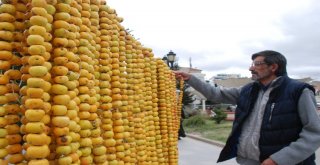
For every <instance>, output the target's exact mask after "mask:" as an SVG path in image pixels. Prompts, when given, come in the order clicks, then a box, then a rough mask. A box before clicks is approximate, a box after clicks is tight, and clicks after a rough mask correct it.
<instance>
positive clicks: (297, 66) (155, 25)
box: [107, 0, 320, 80]
mask: <svg viewBox="0 0 320 165" xmlns="http://www.w3.org/2000/svg"><path fill="white" fill-rule="evenodd" d="M107 4H108V5H109V6H110V7H111V8H114V9H115V10H116V11H117V13H118V15H119V16H120V17H123V18H124V21H123V22H122V25H123V26H124V27H125V28H129V29H130V30H132V32H131V34H133V35H134V37H135V38H136V39H139V41H140V42H141V43H142V44H143V45H144V46H146V47H149V48H152V49H153V52H154V54H155V56H156V57H161V58H162V57H163V56H164V55H166V54H167V53H168V52H169V51H170V50H172V51H173V52H175V53H176V54H177V57H178V58H179V60H178V63H179V65H180V66H184V67H188V66H189V58H191V59H192V67H194V68H198V69H201V70H203V73H205V74H206V75H207V77H206V78H210V77H211V76H213V75H216V74H218V73H230V74H231V73H232V74H241V76H248V77H250V72H249V71H248V68H249V65H250V64H251V54H253V53H256V52H258V51H262V50H266V49H269V50H276V51H279V52H280V53H282V54H283V55H285V56H286V58H287V61H288V74H289V76H291V77H293V78H304V77H312V78H314V79H317V80H320V65H319V63H320V18H319V16H320V1H319V0H197V1H194V0H134V1H133V0H107Z"/></svg>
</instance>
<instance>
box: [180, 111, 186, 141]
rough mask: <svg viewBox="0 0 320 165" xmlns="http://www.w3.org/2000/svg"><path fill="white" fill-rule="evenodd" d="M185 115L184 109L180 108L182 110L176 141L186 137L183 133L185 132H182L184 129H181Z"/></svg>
mask: <svg viewBox="0 0 320 165" xmlns="http://www.w3.org/2000/svg"><path fill="white" fill-rule="evenodd" d="M185 117H186V116H185V114H184V107H183V106H182V109H181V118H180V128H179V132H178V139H179V140H180V139H181V137H186V136H187V135H186V133H185V131H184V129H183V125H182V123H183V120H184V119H185Z"/></svg>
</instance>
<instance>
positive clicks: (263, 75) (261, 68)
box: [249, 56, 276, 83]
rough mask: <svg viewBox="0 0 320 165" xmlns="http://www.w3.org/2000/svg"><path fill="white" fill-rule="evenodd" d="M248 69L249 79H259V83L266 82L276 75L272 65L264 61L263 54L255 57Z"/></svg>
mask: <svg viewBox="0 0 320 165" xmlns="http://www.w3.org/2000/svg"><path fill="white" fill-rule="evenodd" d="M249 70H250V71H251V74H252V77H251V79H252V80H255V81H260V82H261V83H268V82H270V81H271V80H273V78H274V77H276V76H275V74H274V71H275V70H274V66H273V65H268V64H267V63H265V61H264V57H263V56H258V57H256V58H255V59H254V60H253V62H252V65H251V66H250V68H249Z"/></svg>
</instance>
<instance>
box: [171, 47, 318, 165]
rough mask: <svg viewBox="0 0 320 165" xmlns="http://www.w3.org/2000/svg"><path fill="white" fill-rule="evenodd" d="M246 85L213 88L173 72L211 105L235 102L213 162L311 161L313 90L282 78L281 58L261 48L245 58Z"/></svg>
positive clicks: (281, 164)
mask: <svg viewBox="0 0 320 165" xmlns="http://www.w3.org/2000/svg"><path fill="white" fill-rule="evenodd" d="M251 59H252V65H251V66H250V67H249V71H250V72H251V74H252V80H254V81H253V82H251V83H248V84H246V85H245V86H243V87H240V88H224V87H214V86H211V85H210V84H208V83H205V82H202V81H201V80H199V79H198V78H196V77H195V76H193V75H191V74H188V73H185V72H180V71H175V75H176V78H177V79H183V80H185V81H186V82H187V83H188V84H189V85H191V86H192V87H193V88H195V89H196V90H198V91H199V92H200V93H202V94H203V95H204V96H205V97H206V98H207V99H208V100H210V101H213V102H215V103H227V104H236V105H237V107H236V110H235V120H234V122H233V127H232V131H231V133H230V135H229V137H228V139H227V142H226V145H225V146H224V148H223V149H222V151H221V153H220V156H219V159H218V161H217V162H222V161H225V160H228V159H231V158H234V157H236V160H237V162H238V163H239V164H243V165H260V164H261V165H294V164H298V165H302V164H304V165H315V151H316V150H317V149H318V147H319V146H320V119H319V116H318V114H317V111H316V109H317V107H316V100H315V96H314V92H315V90H314V88H313V87H312V86H311V85H309V84H307V83H303V82H299V81H297V80H293V79H291V78H289V77H288V75H287V70H286V64H287V60H286V58H285V57H284V56H283V55H282V54H280V53H279V52H276V51H272V50H265V51H261V52H258V53H255V54H253V55H252V57H251Z"/></svg>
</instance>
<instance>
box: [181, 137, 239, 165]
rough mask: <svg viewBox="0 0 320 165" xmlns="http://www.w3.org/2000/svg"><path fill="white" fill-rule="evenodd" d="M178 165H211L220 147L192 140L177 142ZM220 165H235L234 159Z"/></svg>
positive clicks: (186, 139)
mask: <svg viewBox="0 0 320 165" xmlns="http://www.w3.org/2000/svg"><path fill="white" fill-rule="evenodd" d="M178 148H179V165H213V164H217V163H216V162H217V159H218V156H219V153H220V151H221V149H222V148H221V147H218V146H216V145H212V144H208V143H206V142H203V141H200V140H195V139H192V138H188V137H186V138H182V140H179V144H178ZM219 164H221V165H235V164H237V163H236V161H235V160H234V159H232V160H229V161H227V162H223V163H219Z"/></svg>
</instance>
